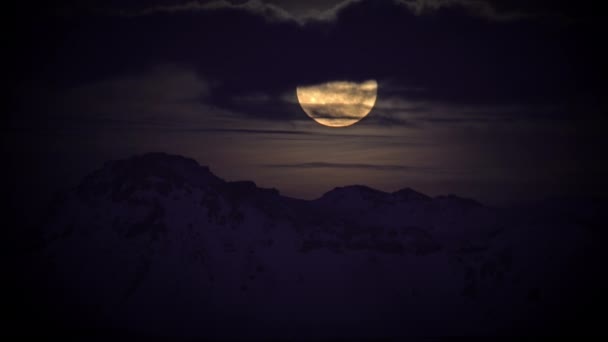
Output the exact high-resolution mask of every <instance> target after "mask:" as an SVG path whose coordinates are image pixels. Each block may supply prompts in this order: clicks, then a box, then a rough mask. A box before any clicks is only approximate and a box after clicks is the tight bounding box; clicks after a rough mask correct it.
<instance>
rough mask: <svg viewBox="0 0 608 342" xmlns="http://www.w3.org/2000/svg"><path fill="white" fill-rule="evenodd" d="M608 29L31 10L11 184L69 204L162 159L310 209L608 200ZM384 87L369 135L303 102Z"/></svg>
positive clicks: (9, 143) (414, 14) (457, 15)
mask: <svg viewBox="0 0 608 342" xmlns="http://www.w3.org/2000/svg"><path fill="white" fill-rule="evenodd" d="M594 13H596V9H594V8H593V7H591V5H585V4H582V3H580V2H577V3H576V5H575V4H574V2H563V3H560V2H555V1H546V2H542V1H541V2H535V5H534V6H531V5H530V4H529V3H528V2H527V1H483V0H479V1H475V0H452V1H440V0H418V1H407V0H387V1H384V0H378V1H364V0H362V1H288V0H284V1H281V0H276V1H232V2H230V1H200V2H198V1H134V2H126V1H87V2H81V1H71V2H69V1H68V2H59V3H57V4H54V5H53V7H50V6H49V5H44V6H42V5H40V6H36V5H32V4H31V3H30V2H28V5H27V6H25V5H18V6H17V7H15V13H14V15H13V18H15V20H14V22H13V23H12V25H13V26H12V28H13V30H12V31H11V32H13V33H14V34H13V35H11V37H10V38H11V39H10V40H9V43H8V44H9V49H8V51H9V61H10V62H9V63H10V64H9V65H7V66H8V69H9V70H8V75H9V76H8V82H10V84H11V90H10V94H9V95H10V99H11V102H10V103H9V108H10V112H9V115H8V120H6V121H5V125H4V126H5V134H4V137H3V140H4V141H3V147H4V150H5V154H7V155H8V156H9V160H10V161H11V162H12V163H11V166H10V171H12V172H13V175H15V177H16V179H17V181H15V182H12V185H11V186H12V188H13V190H14V191H16V192H19V193H21V195H22V194H23V193H27V194H31V193H32V192H39V193H42V194H44V193H50V192H52V191H54V190H57V189H60V188H62V187H66V186H71V185H74V184H76V183H77V182H78V180H79V179H81V178H82V177H83V176H84V175H85V174H87V173H88V172H90V171H92V170H94V169H96V168H98V167H99V166H101V165H102V164H103V162H104V161H106V160H108V159H118V158H124V157H128V156H130V155H133V154H139V153H144V152H152V151H162V152H168V153H173V154H180V155H184V156H188V157H192V158H195V159H196V160H197V161H199V163H201V164H203V165H208V166H209V167H210V168H211V170H212V171H213V172H214V173H215V174H217V175H218V176H220V177H222V178H225V179H227V180H241V179H247V180H253V181H255V182H256V183H257V184H258V185H260V186H264V187H273V188H277V189H279V190H280V191H281V193H283V194H286V195H289V196H294V197H300V198H316V197H319V196H320V195H321V194H322V193H324V192H326V191H328V190H330V189H332V188H334V187H336V186H342V185H347V184H365V185H368V186H371V187H375V188H378V189H381V190H385V191H395V190H398V189H400V188H403V187H411V188H414V189H416V190H418V191H421V192H424V193H427V194H429V195H439V194H447V193H457V194H459V195H461V196H467V197H473V198H477V199H479V200H481V201H485V202H488V203H492V204H504V203H510V202H514V201H524V200H531V199H536V198H543V197H547V196H552V195H597V194H603V193H604V192H605V190H606V180H605V176H604V174H605V171H607V170H606V167H605V165H604V164H605V163H604V161H603V154H604V153H603V147H604V146H605V145H606V138H605V128H606V118H605V112H606V105H605V99H604V96H603V92H601V86H602V82H604V80H605V77H604V76H605V73H603V72H602V71H603V64H604V62H603V61H605V60H608V58H606V57H607V56H606V53H605V52H600V49H599V45H600V44H601V42H602V41H603V37H602V36H601V33H600V29H599V27H600V25H601V21H600V20H599V18H596V17H595V16H594ZM366 79H375V80H377V81H378V84H379V89H378V100H377V104H376V107H375V108H374V109H373V110H372V112H371V113H370V114H369V115H368V117H366V118H365V119H363V120H362V121H361V122H359V123H358V124H356V125H354V126H352V127H348V128H342V129H335V128H334V129H332V128H327V127H323V126H320V125H318V124H317V123H315V122H314V121H312V120H311V119H310V118H309V117H308V116H306V114H305V113H304V112H303V111H302V110H301V108H300V107H299V105H298V104H297V102H296V97H295V87H296V86H298V85H303V84H312V83H318V82H326V81H335V80H346V81H361V80H366ZM27 196H29V195H27ZM27 196H26V197H27ZM41 196H42V197H44V195H41ZM22 197H23V196H22Z"/></svg>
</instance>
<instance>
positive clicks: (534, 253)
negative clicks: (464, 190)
mask: <svg viewBox="0 0 608 342" xmlns="http://www.w3.org/2000/svg"><path fill="white" fill-rule="evenodd" d="M606 211H607V210H606V202H605V201H600V200H592V199H553V200H547V201H543V202H539V203H535V204H533V205H526V206H521V207H517V208H510V209H496V208H490V207H486V206H484V205H482V204H480V203H477V202H475V201H473V200H470V199H464V198H459V197H456V196H445V197H444V196H442V197H436V198H431V197H428V196H425V195H423V194H421V193H418V192H416V191H414V190H411V189H403V190H400V191H397V192H394V193H384V192H381V191H377V190H374V189H371V188H368V187H365V186H350V187H344V188H336V189H334V190H332V191H330V192H328V193H326V194H325V195H323V196H322V197H321V198H319V199H317V200H313V201H304V200H297V199H292V198H288V197H284V196H281V195H280V194H279V192H278V191H276V190H274V189H261V188H258V187H257V186H256V185H255V184H254V183H252V182H226V181H223V180H222V179H220V178H218V177H217V176H215V175H214V174H212V173H211V172H210V171H209V169H208V168H206V167H202V166H199V165H198V164H197V163H196V162H195V161H194V160H191V159H187V158H183V157H178V156H171V155H166V154H161V153H153V154H147V155H142V156H137V157H133V158H131V159H128V160H120V161H113V162H108V163H106V165H104V166H103V167H102V168H101V169H99V170H98V171H96V172H95V173H93V174H91V175H89V176H88V177H86V178H85V179H84V180H83V181H82V182H81V184H80V185H79V186H78V187H76V188H74V189H71V190H69V191H67V192H65V193H64V194H63V195H61V196H58V197H57V199H56V200H55V201H54V202H53V203H52V206H51V208H49V210H48V212H45V213H43V214H40V216H41V217H42V218H41V219H40V222H41V223H40V224H39V225H37V226H36V227H34V228H33V229H32V228H31V227H29V228H28V229H25V228H23V229H25V230H22V231H20V232H19V233H18V234H16V235H17V236H18V237H19V239H18V240H17V242H16V243H14V244H12V245H11V246H10V248H9V249H8V251H9V254H10V256H9V257H10V259H11V260H12V261H15V262H13V263H12V264H14V265H15V266H14V267H13V268H12V269H11V270H12V271H14V275H11V277H10V279H11V280H12V281H11V282H10V285H14V286H15V288H14V289H13V291H12V292H9V297H10V298H9V302H10V303H11V304H13V305H11V306H9V308H10V310H11V311H10V316H11V317H12V319H13V321H14V324H11V328H13V330H14V332H15V333H19V334H25V335H39V334H43V335H66V336H76V337H82V338H87V339H90V338H92V337H94V336H101V337H108V338H117V337H124V338H130V337H143V338H149V339H151V338H168V339H171V340H176V339H180V338H183V339H199V338H200V339H205V340H206V339H214V340H235V339H247V340H267V339H279V340H285V339H286V340H351V339H377V338H385V339H388V340H390V339H394V340H401V339H403V338H404V337H412V336H433V337H444V336H455V335H456V336H461V335H491V336H497V335H500V336H503V335H506V336H519V335H547V334H549V335H553V334H575V335H582V334H595V333H600V334H605V330H603V328H604V327H603V324H605V320H604V318H605V316H606V315H605V308H606V303H607V302H606V294H605V291H606V290H605V289H606V285H607V284H606V282H605V281H604V273H605V270H606V267H605V264H604V262H605V260H608V258H606V251H605V247H604V246H605V244H606V226H605V222H607V221H606V220H607V219H608V217H607V215H606V214H605V212H606ZM32 215H39V213H32ZM5 229H22V228H21V227H19V224H18V222H16V224H13V225H12V227H7V228H5Z"/></svg>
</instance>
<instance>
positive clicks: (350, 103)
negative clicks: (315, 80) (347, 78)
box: [297, 80, 378, 127]
mask: <svg viewBox="0 0 608 342" xmlns="http://www.w3.org/2000/svg"><path fill="white" fill-rule="evenodd" d="M377 94H378V82H376V81H375V80H369V81H365V82H362V83H356V82H344V81H338V82H327V83H322V84H317V85H310V86H300V87H297V95H298V102H299V103H300V106H302V109H303V110H304V112H306V114H308V116H310V117H311V118H312V119H314V120H315V121H316V122H318V123H320V124H321V125H324V126H329V127H346V126H350V125H353V124H355V123H357V122H359V121H360V120H361V119H363V118H364V117H365V116H367V114H369V112H370V111H371V110H372V108H373V107H374V104H375V103H376V97H377Z"/></svg>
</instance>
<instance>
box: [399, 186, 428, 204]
mask: <svg viewBox="0 0 608 342" xmlns="http://www.w3.org/2000/svg"><path fill="white" fill-rule="evenodd" d="M392 195H393V197H395V198H397V199H399V200H401V201H426V200H430V199H431V198H430V197H429V196H427V195H425V194H422V193H420V192H418V191H416V190H413V189H411V188H403V189H401V190H398V191H395V192H393V193H392Z"/></svg>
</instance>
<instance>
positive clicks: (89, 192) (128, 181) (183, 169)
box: [78, 152, 224, 198]
mask: <svg viewBox="0 0 608 342" xmlns="http://www.w3.org/2000/svg"><path fill="white" fill-rule="evenodd" d="M223 183H224V181H223V180H222V179H220V178H219V177H217V176H215V175H214V174H213V173H211V171H210V170H209V168H208V167H206V166H201V165H199V164H198V163H197V162H196V161H195V160H194V159H190V158H185V157H182V156H177V155H171V154H167V153H162V152H154V153H146V154H142V155H136V156H133V157H131V158H128V159H124V160H115V161H109V162H106V163H105V164H104V166H103V167H102V168H101V169H99V170H97V171H95V172H93V173H92V174H90V175H89V176H87V177H85V179H84V180H83V181H82V183H81V184H80V185H79V186H78V193H79V194H80V195H81V196H84V197H90V196H96V195H100V194H102V193H105V192H107V191H111V193H112V197H113V198H124V197H125V196H128V194H130V193H132V192H133V191H135V190H137V189H156V190H157V191H158V192H161V193H166V192H167V191H168V189H170V188H172V187H182V186H184V185H185V184H188V185H189V186H195V187H208V186H217V185H220V184H223Z"/></svg>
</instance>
